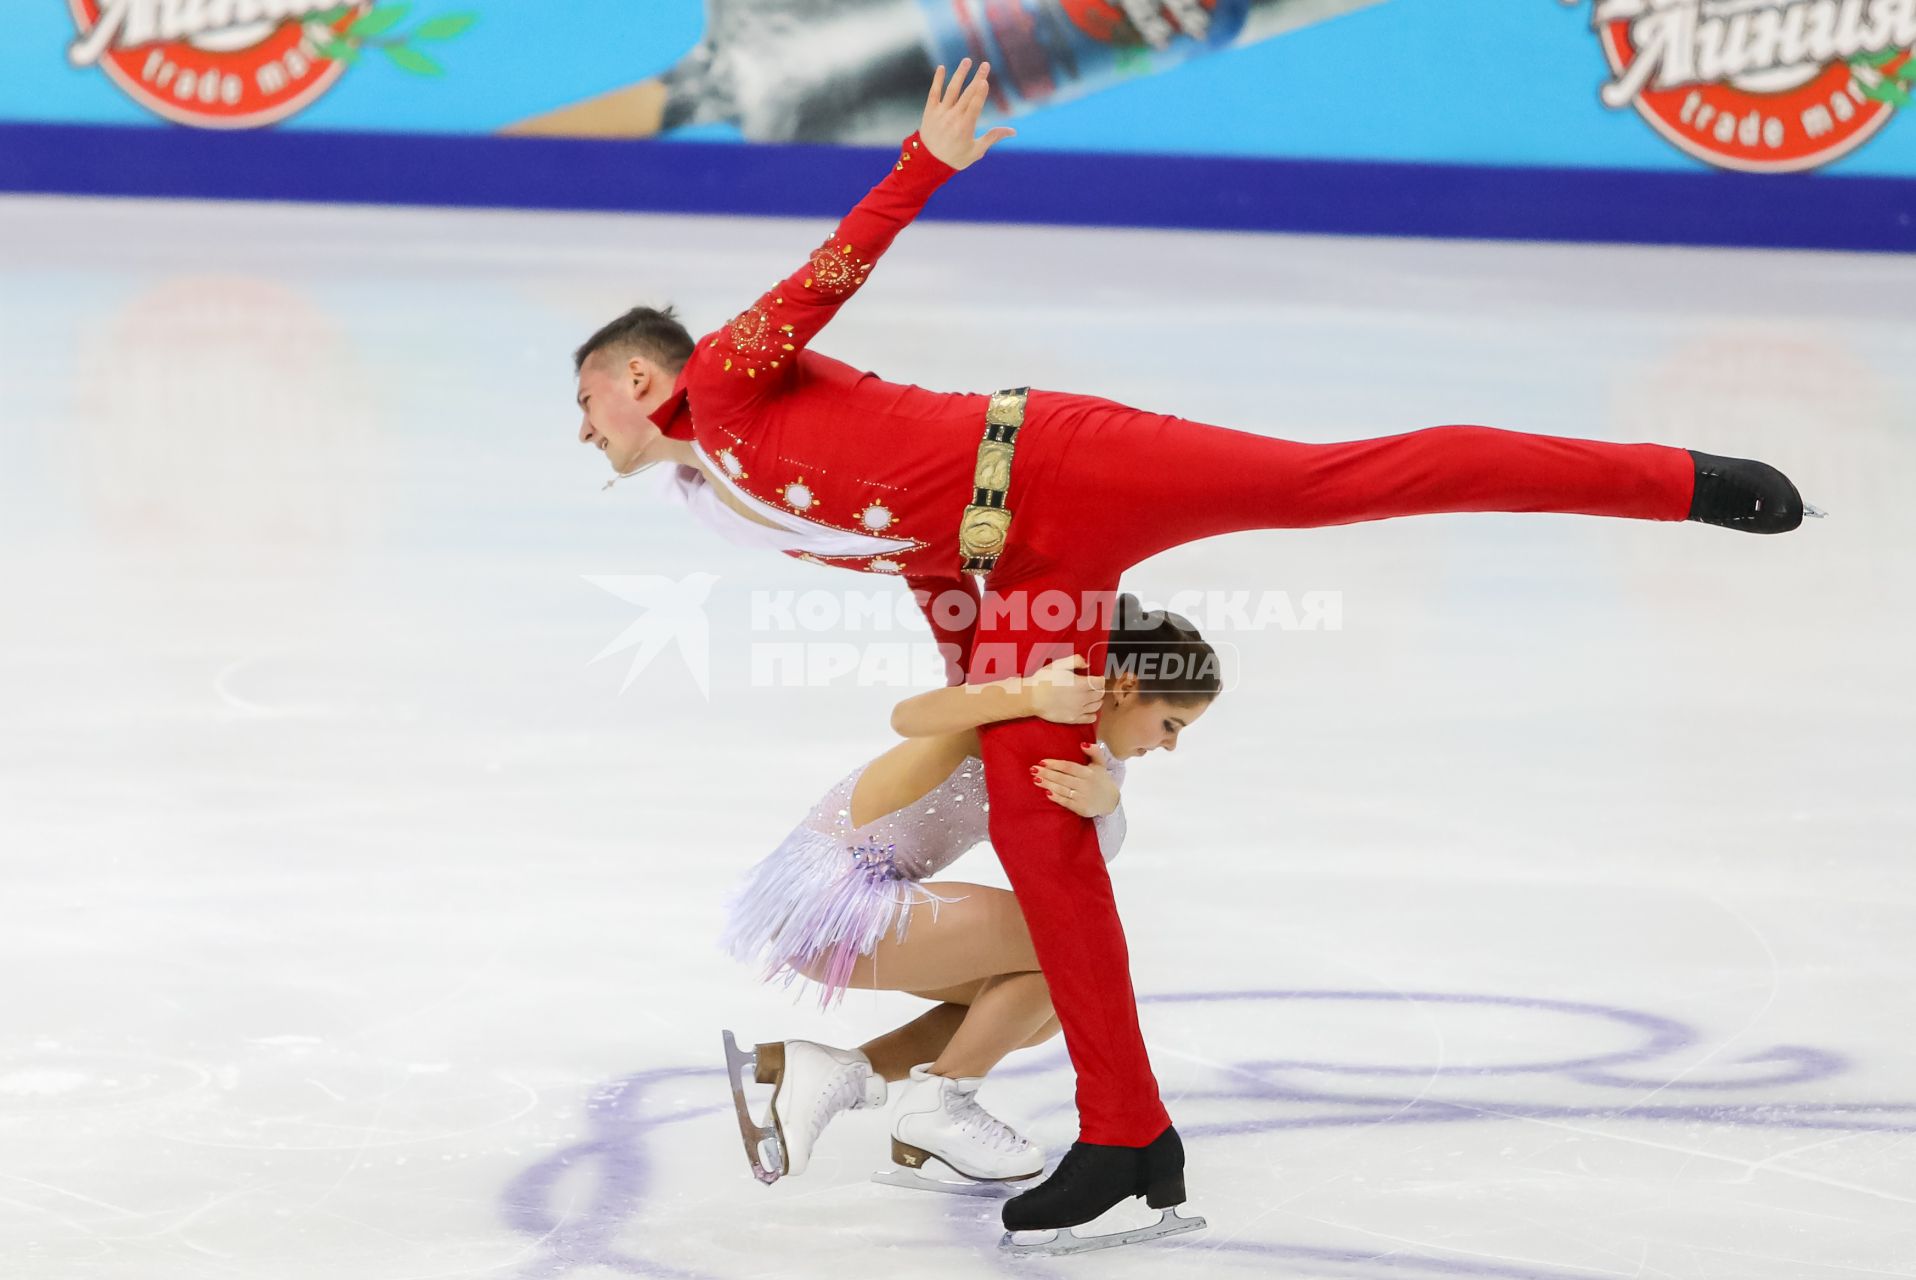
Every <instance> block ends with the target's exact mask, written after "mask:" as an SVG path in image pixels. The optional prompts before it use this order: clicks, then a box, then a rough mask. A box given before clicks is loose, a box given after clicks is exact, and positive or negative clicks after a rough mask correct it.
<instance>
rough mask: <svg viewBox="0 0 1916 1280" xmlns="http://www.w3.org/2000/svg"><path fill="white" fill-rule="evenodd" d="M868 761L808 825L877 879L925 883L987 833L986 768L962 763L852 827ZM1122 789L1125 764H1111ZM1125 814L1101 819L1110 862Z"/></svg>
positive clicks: (973, 760) (971, 759)
mask: <svg viewBox="0 0 1916 1280" xmlns="http://www.w3.org/2000/svg"><path fill="white" fill-rule="evenodd" d="M870 764H871V762H870V761H867V762H866V763H865V764H861V765H859V766H858V768H856V769H854V770H853V771H852V772H851V773H849V774H848V775H846V776H845V777H844V778H841V779H840V780H839V781H838V784H837V785H836V786H834V787H833V788H832V789H831V790H830V791H828V792H826V793H825V797H824V799H822V800H820V801H819V802H818V804H817V805H815V806H813V808H812V811H811V813H810V814H808V815H807V816H806V819H805V825H806V826H807V827H809V828H811V829H812V830H813V831H816V832H818V833H819V834H821V835H828V836H831V837H832V838H833V839H835V840H837V841H839V842H841V843H842V844H843V845H844V847H845V849H846V852H847V854H848V855H849V856H850V858H851V860H852V862H853V864H854V865H856V866H858V867H859V868H860V869H861V870H863V872H864V873H865V874H866V875H867V876H869V877H871V878H873V879H892V880H897V879H903V880H925V879H929V878H930V877H932V876H935V875H937V874H938V873H939V872H940V871H943V870H944V869H945V868H946V867H948V866H950V865H951V864H952V863H954V862H956V861H957V860H958V859H959V857H960V856H962V855H963V854H964V853H965V852H966V851H967V850H970V849H971V848H973V847H974V846H976V845H979V844H982V843H984V842H985V841H986V840H987V839H988V838H989V835H990V831H989V828H990V821H991V802H990V801H989V800H988V799H987V798H986V795H985V762H984V761H983V760H980V759H979V758H978V757H977V756H966V757H965V758H964V759H963V760H960V761H959V762H958V764H957V765H956V766H955V767H954V768H953V769H952V771H951V772H950V773H949V774H947V775H946V776H945V779H944V780H943V781H942V782H940V783H939V784H938V785H937V786H935V787H933V788H932V789H931V790H930V791H927V792H926V793H925V794H924V795H922V796H920V797H919V798H918V799H916V800H914V801H912V802H911V803H910V804H908V805H905V806H904V807H903V808H899V809H894V810H892V811H891V812H890V813H887V814H884V815H883V816H881V817H878V818H874V819H873V820H872V821H870V822H868V823H866V824H865V825H864V826H862V827H856V826H853V825H852V811H851V810H852V789H853V788H855V787H856V786H857V785H858V780H859V778H860V777H862V776H864V773H865V770H866V769H867V768H869V767H870ZM1107 767H1108V768H1109V769H1110V770H1111V774H1112V776H1113V777H1115V778H1116V779H1117V780H1118V784H1119V785H1120V786H1122V785H1123V784H1124V765H1123V762H1122V761H1116V760H1114V761H1111V762H1109V764H1108V765H1107ZM1123 812H1124V811H1123V809H1122V807H1120V808H1119V809H1118V810H1117V811H1116V812H1114V813H1111V814H1108V815H1106V816H1104V817H1102V818H1098V819H1096V822H1097V827H1098V840H1099V844H1100V845H1101V846H1102V848H1103V852H1104V856H1105V859H1106V860H1107V861H1108V860H1109V859H1111V858H1112V857H1114V856H1116V854H1117V850H1118V846H1119V845H1120V844H1122V843H1123V840H1124V819H1123Z"/></svg>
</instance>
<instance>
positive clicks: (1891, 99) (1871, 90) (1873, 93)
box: [1862, 80, 1910, 107]
mask: <svg viewBox="0 0 1916 1280" xmlns="http://www.w3.org/2000/svg"><path fill="white" fill-rule="evenodd" d="M1862 90H1863V96H1864V97H1865V98H1868V99H1870V100H1871V101H1873V102H1887V103H1889V105H1890V106H1892V107H1906V106H1908V105H1909V104H1910V96H1909V90H1907V89H1905V88H1903V86H1901V85H1899V84H1897V83H1896V82H1895V81H1894V80H1885V81H1883V82H1882V83H1881V84H1866V85H1863V86H1862Z"/></svg>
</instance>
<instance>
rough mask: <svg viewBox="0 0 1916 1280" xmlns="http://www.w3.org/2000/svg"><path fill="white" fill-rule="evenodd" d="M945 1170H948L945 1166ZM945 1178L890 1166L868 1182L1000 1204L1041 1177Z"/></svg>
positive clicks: (954, 1170) (1037, 1175) (1036, 1175)
mask: <svg viewBox="0 0 1916 1280" xmlns="http://www.w3.org/2000/svg"><path fill="white" fill-rule="evenodd" d="M946 1167H949V1166H946ZM951 1172H952V1176H951V1177H949V1178H934V1177H931V1176H930V1175H928V1174H923V1173H919V1172H918V1171H917V1170H916V1169H906V1168H904V1167H902V1166H900V1165H893V1166H892V1167H891V1168H889V1169H880V1170H879V1171H878V1172H877V1173H874V1174H873V1175H872V1181H873V1182H876V1183H878V1184H880V1185H881V1186H887V1187H904V1188H905V1189H906V1190H908V1191H933V1192H937V1193H938V1194H940V1195H947V1196H977V1197H978V1198H980V1199H989V1200H1002V1199H1004V1198H1005V1197H1006V1196H1015V1195H1017V1194H1018V1193H1020V1192H1022V1191H1029V1190H1030V1189H1031V1187H1032V1186H1033V1185H1034V1183H1035V1180H1036V1179H1038V1178H1039V1177H1041V1176H1043V1175H1042V1170H1041V1171H1040V1172H1039V1173H1034V1174H1032V1175H1031V1177H1029V1178H1020V1179H1018V1180H1017V1181H1016V1182H980V1181H978V1180H976V1179H974V1178H967V1177H965V1176H964V1175H963V1174H961V1173H959V1172H958V1171H957V1170H956V1169H953V1170H952V1171H951Z"/></svg>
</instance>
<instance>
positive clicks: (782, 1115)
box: [725, 1031, 886, 1183]
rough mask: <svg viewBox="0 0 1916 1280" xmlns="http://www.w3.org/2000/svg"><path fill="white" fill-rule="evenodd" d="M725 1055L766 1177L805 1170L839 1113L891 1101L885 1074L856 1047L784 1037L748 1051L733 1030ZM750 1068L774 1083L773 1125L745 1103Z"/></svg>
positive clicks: (751, 1146)
mask: <svg viewBox="0 0 1916 1280" xmlns="http://www.w3.org/2000/svg"><path fill="white" fill-rule="evenodd" d="M725 1057H726V1063H727V1067H728V1069H729V1074H730V1075H731V1078H732V1097H733V1100H734V1101H735V1102H736V1103H737V1105H738V1117H739V1132H740V1135H741V1136H742V1137H743V1138H744V1139H745V1154H746V1158H747V1159H749V1160H750V1161H751V1162H752V1172H753V1173H754V1174H756V1175H757V1176H758V1179H759V1181H761V1182H767V1183H770V1182H776V1181H777V1180H778V1179H779V1178H781V1177H783V1176H785V1175H787V1174H797V1173H803V1172H805V1166H806V1165H807V1164H809V1163H810V1162H811V1158H812V1147H813V1145H814V1144H815V1143H817V1141H818V1135H819V1134H821V1133H823V1132H824V1131H825V1126H826V1125H828V1124H830V1123H831V1121H832V1117H834V1116H836V1115H837V1114H838V1113H839V1112H841V1111H862V1110H864V1109H865V1108H867V1107H882V1106H884V1105H885V1093H886V1090H885V1081H884V1078H883V1077H882V1076H876V1075H873V1074H872V1066H871V1062H870V1060H869V1059H867V1058H866V1057H865V1055H864V1054H862V1053H860V1052H858V1050H856V1049H834V1048H832V1047H831V1046H830V1045H823V1044H814V1043H813V1042H812V1041H810V1040H782V1041H773V1042H772V1043H770V1044H761V1045H759V1046H758V1047H757V1049H756V1051H755V1052H753V1053H752V1054H751V1055H749V1056H748V1055H746V1054H743V1053H740V1052H739V1050H738V1045H737V1043H736V1042H735V1041H734V1040H733V1039H732V1033H731V1032H730V1031H727V1032H726V1033H725ZM744 1067H751V1068H752V1074H753V1078H754V1079H755V1080H756V1081H757V1082H758V1083H759V1084H769V1085H771V1086H772V1106H771V1115H770V1117H769V1118H768V1119H769V1124H765V1125H759V1124H755V1123H753V1121H752V1118H751V1113H750V1112H749V1111H748V1109H747V1107H746V1102H745V1082H744V1079H743V1072H742V1070H741V1068H744Z"/></svg>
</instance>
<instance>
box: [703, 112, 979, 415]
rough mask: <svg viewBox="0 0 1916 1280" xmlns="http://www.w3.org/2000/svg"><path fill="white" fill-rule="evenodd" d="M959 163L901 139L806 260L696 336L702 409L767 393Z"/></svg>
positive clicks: (725, 406)
mask: <svg viewBox="0 0 1916 1280" xmlns="http://www.w3.org/2000/svg"><path fill="white" fill-rule="evenodd" d="M956 172H957V170H955V169H953V168H952V167H951V166H949V165H947V164H945V163H944V162H943V161H942V160H939V159H937V158H935V157H934V156H933V155H932V154H931V152H929V151H927V150H925V148H924V146H923V144H922V143H921V142H920V141H919V138H918V135H917V134H915V133H914V134H912V135H911V137H909V138H907V139H905V142H904V145H903V146H902V147H901V148H900V149H899V153H898V160H897V162H896V163H895V164H893V165H892V170H891V172H890V173H888V174H886V175H885V178H884V181H882V182H880V183H879V184H878V185H877V186H875V187H873V188H872V189H871V192H870V193H869V194H868V195H867V196H866V197H865V198H864V199H863V200H860V201H859V202H858V207H857V208H855V209H853V210H852V211H851V212H850V213H848V214H846V215H845V220H844V221H843V222H841V223H839V224H838V229H837V230H836V231H834V232H832V234H831V237H830V238H829V239H827V240H826V241H825V243H824V244H822V245H820V246H819V247H818V248H816V249H814V250H812V255H811V257H810V258H808V259H807V260H806V262H805V265H804V266H802V267H800V268H799V269H798V270H796V271H794V272H792V274H791V275H789V276H787V277H786V278H785V280H784V282H783V283H781V284H778V285H775V286H773V287H772V288H771V289H769V290H767V291H766V292H765V294H764V295H763V296H762V297H760V298H759V300H758V301H757V302H755V303H753V304H752V305H751V306H749V307H747V308H746V309H745V310H744V311H741V312H740V313H739V314H738V315H737V316H735V317H734V318H733V319H732V321H731V323H729V324H727V325H726V326H725V327H724V328H722V329H720V330H718V331H717V332H716V333H710V334H707V335H706V336H705V337H703V338H700V339H699V344H698V348H697V350H696V351H695V352H694V353H693V356H692V369H691V370H689V371H688V372H690V373H691V374H692V375H693V376H694V377H695V378H696V379H697V381H698V391H697V393H696V397H695V398H696V400H697V402H698V405H699V407H700V408H701V409H705V408H708V407H710V408H712V409H717V410H720V411H724V410H726V409H731V410H734V411H736V410H737V409H740V408H743V407H745V406H747V405H749V404H751V403H752V402H753V401H755V400H758V399H762V398H763V397H764V396H766V395H768V394H771V393H773V392H774V391H776V390H777V388H778V387H779V385H780V384H781V383H782V382H783V381H784V380H785V379H786V378H787V377H789V376H790V375H791V372H792V366H793V360H794V358H795V357H796V356H797V355H798V352H799V350H800V349H801V348H803V347H804V346H805V345H806V344H807V343H809V342H810V341H811V340H812V338H813V337H814V336H816V335H817V333H818V331H819V330H820V329H823V328H824V327H825V324H826V322H827V321H829V320H830V319H831V318H832V316H834V315H835V314H837V312H838V309H839V308H840V307H842V306H844V305H845V302H846V300H847V299H849V298H850V297H851V296H852V295H853V294H854V293H857V292H858V289H859V286H860V285H862V284H864V283H865V278H866V277H867V276H868V275H870V273H871V269H872V267H873V266H874V265H876V264H877V262H878V257H879V255H880V254H882V253H884V252H885V250H886V249H888V248H890V247H891V242H892V241H893V240H894V239H896V238H897V236H898V233H899V232H900V231H903V230H904V229H905V225H906V224H907V223H909V222H910V221H911V220H912V219H913V218H914V217H916V216H917V215H918V212H919V210H921V209H923V208H924V207H925V202H926V201H927V200H929V199H931V194H932V192H934V191H936V190H938V188H939V187H940V186H942V185H943V184H944V181H945V179H946V178H949V177H950V176H951V175H952V174H954V173H956Z"/></svg>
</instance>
